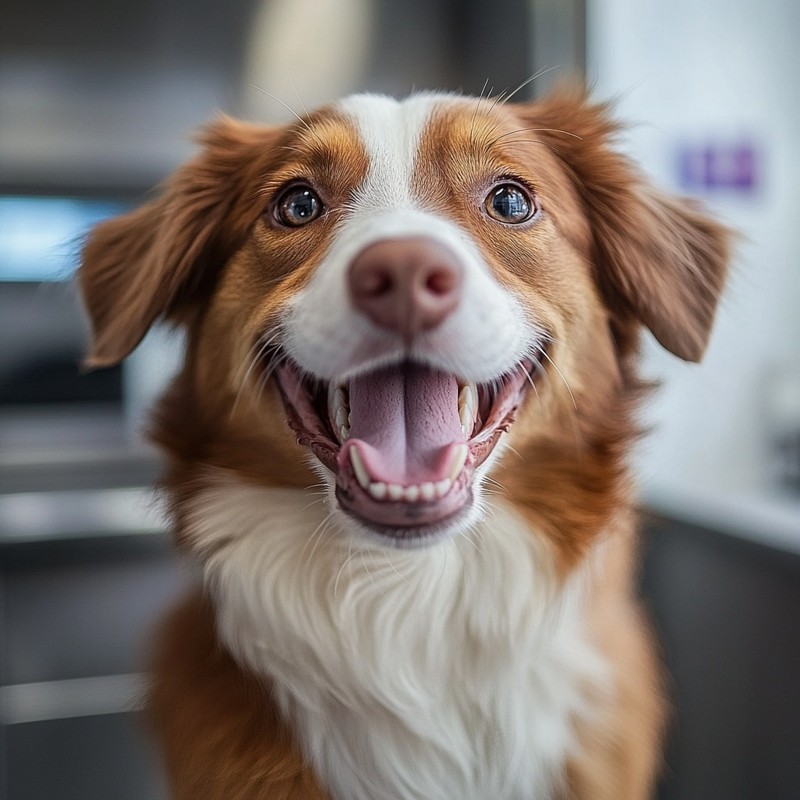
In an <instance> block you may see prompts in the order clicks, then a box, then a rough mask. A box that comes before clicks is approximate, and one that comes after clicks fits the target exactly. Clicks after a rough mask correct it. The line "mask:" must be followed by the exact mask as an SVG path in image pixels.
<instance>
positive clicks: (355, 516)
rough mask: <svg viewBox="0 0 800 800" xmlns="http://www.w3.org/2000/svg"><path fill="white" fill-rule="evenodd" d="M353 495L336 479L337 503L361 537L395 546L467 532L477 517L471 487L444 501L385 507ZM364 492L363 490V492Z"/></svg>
mask: <svg viewBox="0 0 800 800" xmlns="http://www.w3.org/2000/svg"><path fill="white" fill-rule="evenodd" d="M358 494H359V493H358V490H356V495H355V497H353V496H352V495H349V494H348V492H347V491H346V490H345V489H343V488H342V486H341V484H340V483H339V482H338V481H337V482H336V486H335V495H336V502H337V503H338V505H339V508H340V509H341V511H342V512H343V513H344V514H345V515H346V516H347V517H348V518H349V520H350V522H351V524H350V525H349V526H348V527H349V528H350V529H355V532H356V533H357V534H360V535H361V537H362V538H364V539H366V540H368V541H370V542H375V543H378V544H381V545H386V546H389V547H396V548H405V549H412V548H422V547H428V546H430V545H434V544H438V543H439V542H443V541H446V540H447V539H451V538H453V537H454V536H457V535H459V534H463V533H466V532H467V531H468V530H469V528H470V526H471V525H472V523H473V522H474V521H475V518H476V516H477V512H476V508H475V506H476V504H475V502H474V500H473V497H474V494H473V489H472V487H471V486H470V487H468V488H467V489H466V491H465V492H463V493H461V492H459V493H458V497H453V498H450V497H449V496H448V498H447V502H442V501H434V502H428V503H419V502H418V503H395V504H393V507H392V508H391V509H390V513H388V514H387V506H385V505H384V504H379V503H376V501H374V500H372V499H371V498H369V497H368V496H366V497H361V498H358ZM362 494H363V492H362Z"/></svg>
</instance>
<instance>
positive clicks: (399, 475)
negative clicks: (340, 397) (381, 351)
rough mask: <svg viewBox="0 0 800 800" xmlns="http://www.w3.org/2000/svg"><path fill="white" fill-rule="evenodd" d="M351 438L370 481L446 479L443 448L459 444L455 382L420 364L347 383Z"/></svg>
mask: <svg viewBox="0 0 800 800" xmlns="http://www.w3.org/2000/svg"><path fill="white" fill-rule="evenodd" d="M350 439H358V440H360V442H363V443H364V444H359V451H360V452H361V453H362V455H363V457H364V460H365V461H366V462H367V469H368V470H369V472H370V474H371V475H372V476H373V477H374V478H378V479H381V480H384V481H386V482H388V483H399V484H401V485H405V486H407V485H410V484H419V483H423V482H425V481H438V480H440V479H441V478H442V477H445V476H444V475H443V474H442V472H443V470H444V469H446V464H445V463H444V460H445V457H446V455H447V449H446V448H447V446H448V445H451V444H453V443H455V442H463V441H465V439H464V434H463V432H462V430H461V421H460V419H459V416H458V382H457V381H456V379H455V378H454V377H453V376H452V375H448V374H446V373H444V372H439V371H437V370H434V369H431V368H430V367H424V366H421V365H418V364H409V363H406V364H402V365H400V366H394V367H389V368H386V369H381V370H377V371H376V372H371V373H369V374H367V375H363V376H360V377H358V378H354V379H353V380H352V381H350Z"/></svg>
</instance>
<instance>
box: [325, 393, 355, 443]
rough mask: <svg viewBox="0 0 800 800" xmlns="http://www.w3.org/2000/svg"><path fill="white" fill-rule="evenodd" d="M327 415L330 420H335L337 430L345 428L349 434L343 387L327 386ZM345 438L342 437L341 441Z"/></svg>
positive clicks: (348, 419)
mask: <svg viewBox="0 0 800 800" xmlns="http://www.w3.org/2000/svg"><path fill="white" fill-rule="evenodd" d="M328 414H329V415H330V418H331V419H332V420H335V422H336V427H337V428H339V430H341V429H342V428H346V429H347V431H348V433H349V432H350V409H349V408H348V407H347V392H346V390H345V388H344V387H343V386H336V387H334V385H333V384H330V385H329V387H328ZM346 438H347V436H343V437H342V441H344V439H346Z"/></svg>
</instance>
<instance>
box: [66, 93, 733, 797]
mask: <svg viewBox="0 0 800 800" xmlns="http://www.w3.org/2000/svg"><path fill="white" fill-rule="evenodd" d="M615 133H616V126H615V125H614V123H612V122H611V121H610V120H609V117H608V113H607V109H605V108H604V107H602V106H593V105H591V104H589V103H588V102H587V101H586V98H585V97H584V96H583V95H582V94H576V93H574V92H564V93H562V94H560V95H557V96H556V97H554V98H552V99H550V100H547V101H545V102H543V103H538V104H531V105H522V106H500V107H495V106H492V107H490V104H489V103H484V104H479V105H478V106H477V108H474V109H473V108H472V107H470V110H469V111H468V112H466V113H465V112H464V111H463V110H462V111H461V112H460V113H459V112H457V111H455V112H454V111H452V110H448V111H446V112H443V113H442V114H440V115H438V116H436V117H435V118H434V119H433V120H432V121H431V123H430V129H429V131H428V135H427V136H426V138H425V144H424V146H423V148H422V151H421V152H420V154H419V164H418V166H417V172H416V178H415V180H416V184H417V185H416V189H417V191H418V192H419V194H420V195H421V196H422V197H423V198H424V199H425V200H426V201H427V202H428V203H430V204H431V205H433V206H435V207H436V208H437V209H440V210H442V211H443V213H448V214H450V215H451V216H452V217H453V218H454V219H455V220H457V221H458V222H459V224H461V225H462V226H463V227H464V228H465V229H466V230H467V231H469V232H470V233H471V235H472V236H473V238H474V239H475V240H476V241H478V242H480V243H481V246H482V249H483V252H484V254H485V257H486V259H487V262H488V263H489V266H490V267H491V268H492V270H493V271H494V274H495V277H496V278H497V279H498V281H500V282H501V283H502V284H504V285H505V286H507V287H508V288H509V289H510V290H512V291H514V292H515V293H517V294H518V295H521V296H524V297H525V299H526V302H528V304H529V305H530V307H531V308H532V309H533V311H534V312H535V314H536V317H537V319H539V320H541V321H543V322H544V324H545V325H546V327H547V328H548V329H549V330H550V331H551V332H552V333H553V336H554V343H553V347H552V350H551V352H550V354H549V355H550V357H551V359H552V362H554V363H553V365H552V368H550V367H549V365H546V366H548V369H547V370H546V375H545V376H544V377H545V380H543V381H540V382H539V384H538V386H537V388H536V392H535V393H531V395H530V396H529V399H528V401H527V403H526V404H525V407H524V408H523V409H522V410H521V411H520V414H519V419H518V421H517V422H516V423H515V425H514V426H513V427H512V429H511V431H510V434H509V438H510V443H511V445H512V447H513V449H512V450H510V451H509V453H508V454H507V455H506V456H505V458H504V460H503V461H502V462H501V463H500V465H499V467H498V469H497V471H496V473H495V477H496V478H497V480H498V481H499V483H500V484H501V485H502V486H503V491H504V492H505V493H506V495H507V497H508V499H509V500H510V501H511V502H512V503H513V504H514V505H515V506H516V507H517V509H519V511H520V512H521V513H522V514H523V515H524V516H525V517H526V518H527V519H528V520H530V522H531V527H532V529H533V530H536V531H538V532H540V533H541V535H543V536H544V537H545V541H546V543H547V545H548V546H549V548H550V550H551V551H552V553H553V554H554V556H555V558H556V560H557V563H558V565H559V567H560V569H561V572H562V574H563V575H567V574H568V573H570V572H571V571H572V570H573V569H574V568H575V567H576V566H577V565H578V564H580V563H581V562H582V561H583V559H584V558H585V557H586V555H587V553H588V552H589V551H590V549H591V548H592V546H593V545H597V544H599V543H600V542H601V541H602V542H603V544H604V550H603V558H602V563H601V564H600V565H599V567H598V578H597V579H596V581H595V582H594V584H593V585H592V587H591V596H590V598H589V606H590V608H591V609H592V623H593V631H594V634H595V636H596V642H597V645H598V647H600V648H601V649H602V650H603V652H604V653H605V654H606V656H607V658H608V660H609V662H610V663H611V664H612V666H613V668H614V672H615V675H616V678H617V685H616V693H615V695H614V697H613V700H611V701H609V700H608V699H607V698H603V697H600V696H598V697H596V698H594V705H595V708H596V711H597V714H596V715H595V716H594V717H593V719H592V722H591V724H590V723H588V722H585V721H584V722H581V723H576V725H577V727H578V734H579V738H580V740H581V742H582V744H583V751H582V753H581V754H580V755H579V756H576V757H575V758H574V759H573V760H572V761H571V762H570V763H569V764H568V765H567V792H568V796H569V797H570V798H574V800H605V798H608V799H609V800H611V798H614V799H615V800H641V799H643V798H645V797H648V796H649V794H650V791H651V789H652V785H653V780H654V775H655V772H656V764H657V762H658V750H659V741H660V731H661V726H662V710H661V707H662V700H661V691H660V681H659V678H658V672H657V668H656V664H655V658H654V655H653V647H652V645H651V643H650V641H649V635H648V633H647V630H646V624H645V623H644V622H643V620H642V618H641V615H640V612H639V611H638V610H637V607H636V604H635V601H634V598H633V588H632V585H633V580H634V567H635V558H634V553H635V536H634V529H635V524H634V519H633V513H632V510H631V505H632V493H631V481H630V477H629V474H628V467H627V454H628V451H629V449H630V446H631V444H632V442H633V440H634V439H635V437H636V436H637V434H638V431H637V427H636V424H635V420H634V416H633V415H634V409H635V406H636V403H637V401H638V400H639V399H640V396H641V394H642V390H643V389H642V386H641V384H640V382H639V381H638V379H637V377H636V371H635V363H634V361H635V356H636V351H637V345H638V339H639V333H640V330H641V328H642V326H646V327H648V328H649V329H650V330H651V331H652V332H653V333H654V335H655V336H656V337H657V338H658V340H659V341H660V342H661V343H662V344H663V345H664V346H665V347H666V348H667V349H669V350H671V351H672V352H673V353H675V354H676V355H678V356H679V357H681V358H684V359H689V360H697V359H699V358H700V357H701V355H702V352H703V350H704V348H705V346H706V343H707V341H708V336H709V332H710V328H711V323H712V319H713V313H714V308H715V306H716V301H717V298H718V295H719V292H720V290H721V287H722V283H723V281H724V277H725V268H726V263H727V235H726V232H725V231H724V229H722V228H721V227H720V226H718V225H716V224H715V223H713V222H712V221H710V220H709V219H708V218H706V217H704V216H703V215H702V214H701V213H700V211H699V210H698V209H697V208H696V207H695V206H694V205H692V204H691V203H689V202H687V201H677V200H674V199H671V198H666V197H663V196H660V195H659V194H657V193H656V192H655V191H654V190H653V189H652V188H650V187H649V186H648V185H647V184H646V182H645V181H644V180H643V179H642V178H641V177H640V176H639V175H638V174H637V173H636V171H635V169H634V168H633V167H632V165H631V164H630V163H629V162H628V161H627V160H626V159H624V158H623V157H622V156H620V155H619V154H617V153H615V152H614V150H613V149H612V144H613V136H614V134H615ZM203 143H204V148H205V149H204V150H203V152H202V153H201V154H200V155H199V156H198V157H197V158H196V159H195V160H194V161H192V162H190V163H189V164H188V165H186V166H184V167H182V168H181V169H180V170H179V171H178V172H177V173H176V175H175V176H174V177H173V178H172V179H171V180H170V181H169V182H168V183H167V185H166V187H165V189H164V192H163V194H162V195H161V196H160V197H159V198H157V199H155V200H154V201H152V202H151V203H149V204H148V205H146V206H144V207H143V208H141V209H139V210H138V211H135V212H133V213H132V214H129V215H127V216H125V217H122V218H120V219H118V220H114V221H111V222H108V223H105V224H104V225H102V226H100V227H99V229H98V230H97V231H96V232H95V233H94V234H93V235H92V237H91V239H90V240H89V243H88V245H87V248H86V251H85V254H84V265H83V267H82V269H81V273H80V282H81V287H82V290H83V293H84V298H85V302H86V306H87V310H88V312H89V316H90V318H91V321H92V329H93V332H94V339H93V345H92V350H91V353H90V356H89V358H88V363H89V365H91V366H103V365H108V364H111V363H115V362H116V361H118V360H120V359H121V358H123V357H124V356H125V355H127V353H128V352H130V350H132V349H133V347H135V345H136V344H137V343H138V341H139V340H140V339H141V337H142V336H143V335H144V333H145V332H146V330H147V328H148V327H149V326H150V325H151V324H152V323H153V322H154V321H155V320H156V319H158V318H166V319H168V320H171V321H173V322H179V323H182V324H183V325H184V326H185V327H186V329H187V332H188V351H187V357H186V364H185V366H184V369H183V371H182V373H181V375H180V376H179V377H178V378H177V379H176V381H175V383H174V384H173V386H172V388H171V389H170V391H169V392H168V394H167V396H166V397H165V399H164V400H163V401H162V403H161V405H160V407H159V411H158V413H157V416H156V418H155V422H154V425H153V437H154V438H155V440H156V441H157V442H158V443H159V444H160V445H161V447H162V448H163V449H164V450H165V451H166V453H167V455H168V457H169V470H168V473H167V476H166V479H165V485H166V487H167V488H168V490H169V497H170V502H171V508H172V511H173V518H174V526H175V531H176V536H177V538H178V541H179V542H180V543H181V544H183V545H186V546H188V545H189V544H190V542H189V541H188V538H187V537H186V535H185V520H184V519H183V509H184V507H185V504H186V501H187V500H188V499H189V498H190V497H191V496H192V495H193V494H194V493H195V492H196V491H197V490H198V489H200V488H202V486H203V485H204V482H205V480H206V477H205V476H206V474H207V470H208V468H209V467H212V468H213V467H218V468H224V469H227V470H232V471H234V472H236V473H237V474H238V475H239V476H240V477H241V479H243V480H246V481H249V482H253V483H256V484H262V485H267V486H276V485H289V486H298V487H304V486H309V485H312V484H314V483H315V482H316V479H315V477H314V475H313V473H312V472H311V471H310V470H309V468H308V467H307V466H306V452H307V451H305V449H304V448H302V447H300V446H299V445H298V444H297V443H296V441H295V439H294V436H293V435H292V434H291V433H290V432H289V430H288V428H287V427H285V426H280V425H265V424H263V420H265V419H269V420H278V419H281V418H282V416H283V410H282V406H281V404H280V402H279V400H278V397H277V394H276V391H275V389H274V387H273V385H272V383H271V382H267V383H266V385H261V384H260V383H259V378H260V377H261V376H260V375H259V374H258V370H255V374H254V375H251V376H249V378H248V376H247V375H246V368H247V366H248V364H250V361H251V359H252V357H253V348H254V346H255V345H256V343H257V341H258V339H259V336H262V335H263V334H264V333H265V332H269V331H270V330H272V328H273V327H274V325H275V321H276V319H277V318H278V315H279V314H280V312H281V310H282V309H283V308H284V307H285V304H286V302H287V300H288V299H289V298H291V297H292V295H293V293H294V292H295V291H296V290H297V289H298V288H299V287H301V286H302V285H303V284H304V283H305V282H306V281H307V280H308V279H309V278H310V276H311V275H312V274H313V270H314V268H315V265H316V264H317V263H318V261H319V258H320V256H321V254H322V252H323V251H324V249H325V247H326V246H327V243H328V242H329V240H330V236H331V234H332V232H333V230H334V227H335V225H336V221H337V219H338V216H337V215H338V214H339V213H340V212H338V211H336V209H341V208H342V207H343V206H344V205H345V204H346V202H347V200H348V198H349V196H350V195H351V193H352V192H353V191H354V189H355V187H356V186H357V185H358V184H359V182H360V181H361V179H362V178H363V176H364V174H365V172H366V169H367V166H368V164H367V161H366V157H365V154H364V153H363V151H362V149H361V147H360V145H359V144H358V142H357V141H356V139H355V137H354V135H353V132H352V130H351V129H350V128H349V126H348V124H347V122H346V121H344V120H342V119H340V118H339V117H337V115H336V114H335V113H334V112H332V111H330V110H327V111H323V112H319V113H317V114H315V115H312V116H311V117H310V118H309V120H308V123H307V124H305V123H304V124H302V125H295V126H292V127H288V128H277V129H263V128H258V127H250V126H243V125H241V124H239V123H234V122H232V121H229V120H222V121H220V122H218V123H217V124H216V125H215V126H213V127H212V128H210V129H209V131H208V132H207V133H206V135H205V138H204V140H203ZM332 165H335V167H336V168H335V169H333V168H332ZM497 175H515V176H518V177H519V178H520V179H522V180H523V181H525V182H526V183H527V184H528V186H529V187H531V188H532V189H533V190H534V191H535V192H536V194H537V196H538V197H539V198H540V200H541V203H542V205H543V207H544V208H545V210H546V212H547V213H546V215H545V216H544V217H543V219H542V220H541V222H540V223H539V224H537V225H536V226H532V227H530V228H529V229H526V230H524V231H522V230H518V231H515V232H514V233H513V234H509V233H507V232H503V231H498V229H497V226H492V225H491V224H490V223H488V222H487V220H486V219H485V218H484V217H482V216H480V215H476V213H475V207H476V203H479V202H480V198H481V197H482V196H484V194H485V191H486V187H487V181H488V180H491V177H492V176H497ZM299 177H304V178H306V179H308V178H311V179H312V180H313V181H314V184H315V186H316V187H318V188H319V190H320V192H321V194H322V195H323V198H324V200H325V202H326V205H327V206H328V207H329V208H331V209H334V211H333V212H332V213H331V214H329V215H325V216H324V217H323V218H321V219H320V220H319V224H317V223H315V224H314V225H313V226H309V228H308V230H307V231H306V230H304V235H303V236H302V237H298V236H296V235H293V234H292V233H291V232H287V231H286V230H284V229H281V228H280V227H279V226H276V225H275V224H273V223H272V222H271V221H270V217H269V215H267V214H265V213H264V210H265V208H266V207H267V205H268V202H269V199H270V198H271V197H273V196H274V194H275V192H276V191H278V190H279V189H280V187H281V186H284V185H286V184H287V182H289V181H291V180H292V179H294V178H299ZM556 365H557V368H556ZM246 378H247V379H246ZM200 555H201V557H202V556H203V554H200ZM158 649H159V652H160V657H159V658H158V660H157V662H156V665H155V675H156V683H155V688H154V692H153V703H152V706H153V710H154V716H153V719H154V723H155V727H156V729H157V731H158V735H159V737H160V739H161V741H162V743H163V746H164V749H165V754H166V759H167V764H168V769H169V772H170V775H171V781H172V785H173V788H174V791H175V794H176V797H178V798H190V797H192V798H194V797H202V798H207V799H208V800H236V799H238V798H267V797H268V798H301V797H303V798H309V799H310V800H314V798H322V797H324V796H325V795H324V793H323V791H322V790H321V789H320V787H319V786H317V785H316V783H315V782H314V779H313V777H312V776H311V775H310V774H309V773H308V771H307V770H306V768H305V767H304V766H303V764H302V760H301V757H300V755H299V753H298V751H297V748H296V745H295V744H294V742H293V740H292V735H291V731H290V730H289V729H288V728H287V726H286V725H285V724H284V723H283V722H282V721H281V719H280V716H279V714H278V713H277V711H276V710H275V708H274V707H273V706H272V704H271V702H270V699H269V693H268V687H267V686H265V685H263V683H261V682H260V681H259V680H257V679H256V678H254V677H252V676H250V675H249V674H246V673H245V672H244V671H243V670H242V669H241V668H240V667H238V666H237V665H236V664H235V662H234V661H233V660H232V659H231V658H230V656H228V655H227V654H226V653H225V652H224V651H222V649H221V648H220V646H219V645H218V643H217V640H216V637H215V634H214V630H213V623H212V609H211V608H210V607H209V605H208V603H207V602H206V601H204V600H203V599H202V598H193V599H191V600H190V601H189V602H188V603H187V604H186V605H185V606H184V607H182V608H181V609H179V610H178V611H176V612H175V613H174V614H173V617H172V621H171V622H170V623H169V624H168V626H167V627H166V628H165V632H164V633H163V634H162V636H161V637H160V644H159V648H158ZM590 691H591V690H590V689H589V688H587V692H590Z"/></svg>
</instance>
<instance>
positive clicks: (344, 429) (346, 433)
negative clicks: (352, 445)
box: [339, 425, 350, 442]
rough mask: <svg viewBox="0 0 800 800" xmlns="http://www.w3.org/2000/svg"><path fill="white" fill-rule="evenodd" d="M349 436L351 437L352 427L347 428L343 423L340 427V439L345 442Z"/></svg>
mask: <svg viewBox="0 0 800 800" xmlns="http://www.w3.org/2000/svg"><path fill="white" fill-rule="evenodd" d="M349 438H350V428H347V427H345V426H344V425H342V426H341V428H339V440H340V441H342V442H344V441H345V440H347V439H349Z"/></svg>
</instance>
